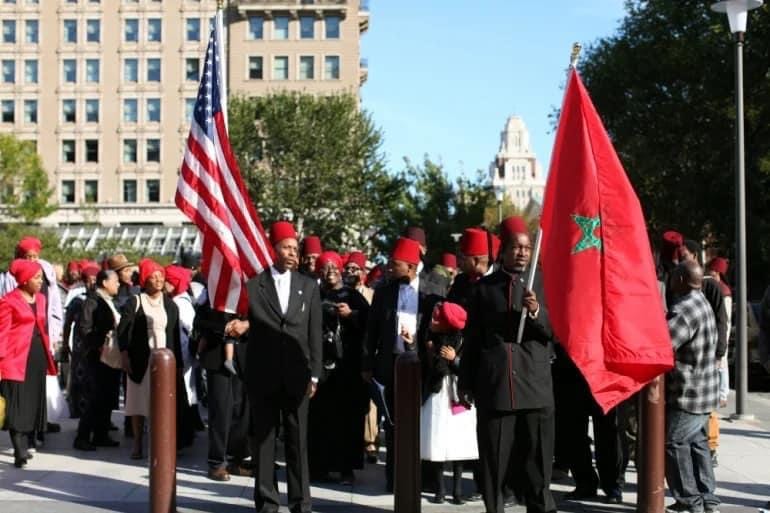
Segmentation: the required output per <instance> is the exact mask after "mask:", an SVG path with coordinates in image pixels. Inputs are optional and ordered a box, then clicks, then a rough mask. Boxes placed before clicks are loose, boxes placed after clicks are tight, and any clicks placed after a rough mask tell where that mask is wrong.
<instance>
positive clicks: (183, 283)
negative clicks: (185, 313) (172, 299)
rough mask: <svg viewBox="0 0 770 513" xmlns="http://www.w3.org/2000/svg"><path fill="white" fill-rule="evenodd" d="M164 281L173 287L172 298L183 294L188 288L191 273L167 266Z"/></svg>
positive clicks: (184, 269) (183, 268)
mask: <svg viewBox="0 0 770 513" xmlns="http://www.w3.org/2000/svg"><path fill="white" fill-rule="evenodd" d="M166 281H167V282H169V283H170V284H171V285H172V286H173V287H174V296H178V295H179V294H184V293H185V292H187V289H189V288H190V282H191V281H192V271H191V270H190V269H187V268H185V267H181V266H179V265H167V266H166Z"/></svg>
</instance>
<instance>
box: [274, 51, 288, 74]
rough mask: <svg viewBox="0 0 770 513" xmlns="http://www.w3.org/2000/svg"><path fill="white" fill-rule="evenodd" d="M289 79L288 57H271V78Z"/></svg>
mask: <svg viewBox="0 0 770 513" xmlns="http://www.w3.org/2000/svg"><path fill="white" fill-rule="evenodd" d="M288 79H289V58H288V57H286V56H282V57H274V58H273V80H288Z"/></svg>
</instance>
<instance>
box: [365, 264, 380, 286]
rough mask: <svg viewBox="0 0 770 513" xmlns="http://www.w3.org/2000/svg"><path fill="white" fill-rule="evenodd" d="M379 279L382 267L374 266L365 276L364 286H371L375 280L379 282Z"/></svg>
mask: <svg viewBox="0 0 770 513" xmlns="http://www.w3.org/2000/svg"><path fill="white" fill-rule="evenodd" d="M380 277H382V266H381V265H376V266H374V267H373V268H372V270H371V271H369V274H367V275H366V284H367V285H372V284H373V283H375V282H376V281H377V280H379V279H380Z"/></svg>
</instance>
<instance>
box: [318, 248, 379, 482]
mask: <svg viewBox="0 0 770 513" xmlns="http://www.w3.org/2000/svg"><path fill="white" fill-rule="evenodd" d="M316 270H317V271H318V272H319V273H320V276H321V300H322V306H323V373H322V376H321V381H320V383H319V386H318V392H317V393H316V395H315V396H314V397H313V399H312V400H311V401H310V421H309V429H308V437H309V439H308V449H309V452H308V458H309V464H310V475H311V476H312V478H314V479H316V480H326V479H328V477H329V472H339V473H340V477H341V480H340V481H341V483H343V484H351V483H352V481H353V479H354V474H353V470H355V469H361V468H363V463H364V461H363V456H364V453H363V447H362V441H361V433H362V431H363V429H364V420H365V418H366V414H367V412H368V410H369V395H368V390H367V388H366V385H365V384H364V382H363V380H362V379H361V354H362V344H363V337H364V328H365V326H366V319H367V314H368V312H369V303H367V302H366V299H365V298H364V297H363V296H362V295H361V294H360V293H359V292H357V291H356V290H355V289H352V288H350V287H347V286H345V285H344V284H343V281H342V274H341V272H342V257H340V255H338V254H337V253H335V252H332V251H327V252H324V253H321V255H320V256H319V257H318V260H317V261H316Z"/></svg>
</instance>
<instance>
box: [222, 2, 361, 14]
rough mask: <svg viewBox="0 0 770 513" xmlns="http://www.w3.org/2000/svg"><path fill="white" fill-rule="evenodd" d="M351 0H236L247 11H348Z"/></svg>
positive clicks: (237, 6) (237, 5)
mask: <svg viewBox="0 0 770 513" xmlns="http://www.w3.org/2000/svg"><path fill="white" fill-rule="evenodd" d="M349 3H350V0H283V1H282V0H234V4H235V7H236V9H238V11H239V12H241V13H245V12H249V11H265V12H269V11H287V10H288V11H297V10H304V9H312V10H314V11H319V12H323V11H326V10H331V11H343V12H344V11H346V10H347V7H348V5H349Z"/></svg>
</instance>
